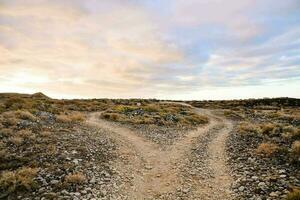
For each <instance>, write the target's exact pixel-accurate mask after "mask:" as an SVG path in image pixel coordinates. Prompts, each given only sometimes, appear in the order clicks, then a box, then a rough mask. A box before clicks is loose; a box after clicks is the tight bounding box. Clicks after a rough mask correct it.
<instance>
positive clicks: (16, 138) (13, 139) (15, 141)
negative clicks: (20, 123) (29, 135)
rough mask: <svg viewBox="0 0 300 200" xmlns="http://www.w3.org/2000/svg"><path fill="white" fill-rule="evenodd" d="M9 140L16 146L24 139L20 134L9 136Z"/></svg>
mask: <svg viewBox="0 0 300 200" xmlns="http://www.w3.org/2000/svg"><path fill="white" fill-rule="evenodd" d="M9 142H10V143H12V144H14V145H16V146H20V145H22V144H23V142H24V139H23V138H22V137H20V136H12V137H10V138H9Z"/></svg>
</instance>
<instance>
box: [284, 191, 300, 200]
mask: <svg viewBox="0 0 300 200" xmlns="http://www.w3.org/2000/svg"><path fill="white" fill-rule="evenodd" d="M286 200H300V190H296V191H293V192H290V193H289V194H288V196H287V198H286Z"/></svg>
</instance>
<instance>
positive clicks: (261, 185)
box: [258, 182, 266, 188]
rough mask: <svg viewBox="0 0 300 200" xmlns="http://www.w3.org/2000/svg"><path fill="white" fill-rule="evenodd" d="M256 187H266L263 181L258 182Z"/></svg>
mask: <svg viewBox="0 0 300 200" xmlns="http://www.w3.org/2000/svg"><path fill="white" fill-rule="evenodd" d="M258 187H260V188H263V187H266V184H265V182H259V183H258Z"/></svg>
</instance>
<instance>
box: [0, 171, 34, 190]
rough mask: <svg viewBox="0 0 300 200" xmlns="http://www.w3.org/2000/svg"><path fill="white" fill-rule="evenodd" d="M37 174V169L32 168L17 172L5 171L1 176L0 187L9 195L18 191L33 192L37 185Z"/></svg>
mask: <svg viewBox="0 0 300 200" xmlns="http://www.w3.org/2000/svg"><path fill="white" fill-rule="evenodd" d="M37 172H38V169H37V168H30V167H23V168H21V169H19V170H17V171H4V172H2V174H1V176H0V187H1V189H3V190H4V191H8V192H9V193H10V192H14V191H15V190H16V189H21V190H22V189H26V190H31V189H32V188H34V187H35V185H36V183H35V181H34V178H35V177H36V175H37Z"/></svg>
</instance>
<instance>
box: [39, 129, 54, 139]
mask: <svg viewBox="0 0 300 200" xmlns="http://www.w3.org/2000/svg"><path fill="white" fill-rule="evenodd" d="M51 135H52V133H51V132H50V131H42V132H41V133H40V136H41V137H45V138H48V137H50V136H51Z"/></svg>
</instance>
